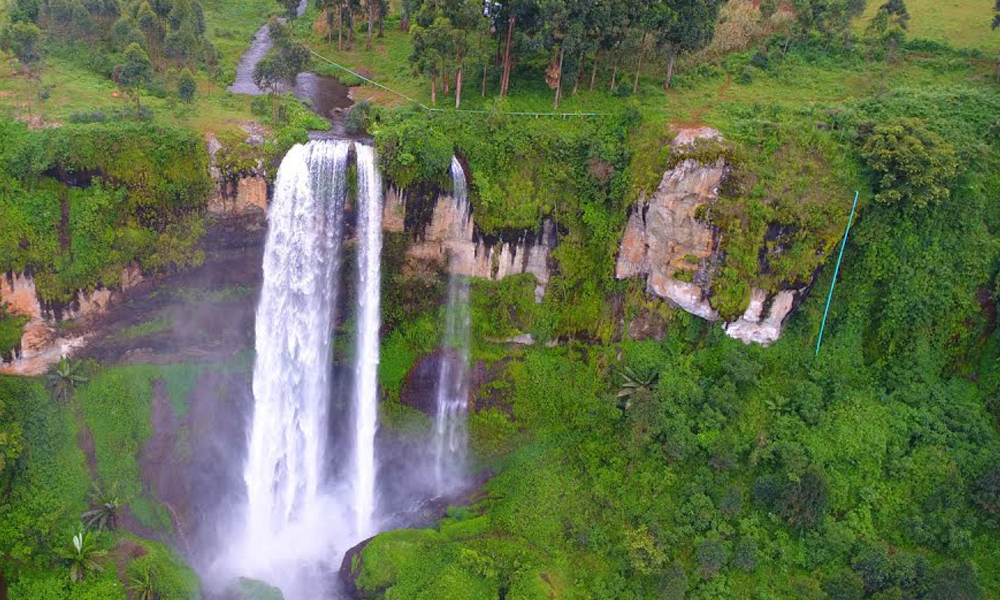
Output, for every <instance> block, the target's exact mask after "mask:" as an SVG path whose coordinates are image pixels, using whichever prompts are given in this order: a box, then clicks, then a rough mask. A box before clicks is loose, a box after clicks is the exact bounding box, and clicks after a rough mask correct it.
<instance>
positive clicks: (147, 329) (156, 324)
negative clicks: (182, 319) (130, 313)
mask: <svg viewBox="0 0 1000 600" xmlns="http://www.w3.org/2000/svg"><path fill="white" fill-rule="evenodd" d="M171 327H173V323H171V321H170V318H169V317H166V316H159V317H155V318H153V319H150V320H149V321H146V322H145V323H139V324H138V325H132V326H129V327H124V328H122V329H119V330H118V331H117V332H115V335H116V336H117V337H119V338H121V339H123V340H131V339H136V338H141V337H145V336H147V335H151V334H154V333H159V332H161V331H168V330H170V328H171Z"/></svg>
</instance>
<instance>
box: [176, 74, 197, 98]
mask: <svg viewBox="0 0 1000 600" xmlns="http://www.w3.org/2000/svg"><path fill="white" fill-rule="evenodd" d="M196 91H198V83H197V82H196V81H195V80H194V75H192V74H191V71H188V70H184V71H182V72H181V74H180V77H178V78H177V96H178V97H180V99H181V100H183V101H184V102H192V101H194V94H195V92H196Z"/></svg>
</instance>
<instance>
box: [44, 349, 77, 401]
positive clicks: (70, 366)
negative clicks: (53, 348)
mask: <svg viewBox="0 0 1000 600" xmlns="http://www.w3.org/2000/svg"><path fill="white" fill-rule="evenodd" d="M80 371H81V363H80V362H79V361H71V360H69V359H68V358H66V357H65V356H64V357H62V358H61V359H59V363H58V364H57V365H56V366H54V367H53V368H52V369H51V370H49V373H48V375H47V376H46V382H47V384H48V388H49V390H50V391H51V392H52V397H53V398H55V399H56V400H59V401H64V402H65V401H68V400H69V399H70V398H72V397H73V391H74V390H75V389H76V386H78V385H80V384H83V383H87V378H86V377H84V376H83V375H81V374H80Z"/></svg>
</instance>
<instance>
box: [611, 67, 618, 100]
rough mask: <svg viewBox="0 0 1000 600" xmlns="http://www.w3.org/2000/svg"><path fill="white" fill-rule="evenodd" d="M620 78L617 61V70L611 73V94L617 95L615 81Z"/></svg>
mask: <svg viewBox="0 0 1000 600" xmlns="http://www.w3.org/2000/svg"><path fill="white" fill-rule="evenodd" d="M617 78H618V59H615V68H614V70H612V71H611V87H610V88H609V89H610V90H611V93H612V94H614V93H615V80H616V79H617Z"/></svg>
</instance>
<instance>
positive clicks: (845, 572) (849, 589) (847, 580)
mask: <svg viewBox="0 0 1000 600" xmlns="http://www.w3.org/2000/svg"><path fill="white" fill-rule="evenodd" d="M821 586H822V588H823V591H824V592H826V595H827V597H829V599H830V600H863V599H864V597H865V582H864V580H862V579H861V575H858V574H857V573H856V572H854V571H852V570H850V569H847V568H842V569H839V570H837V571H834V572H833V573H830V574H829V575H827V576H826V577H824V578H823V581H822V584H821Z"/></svg>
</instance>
